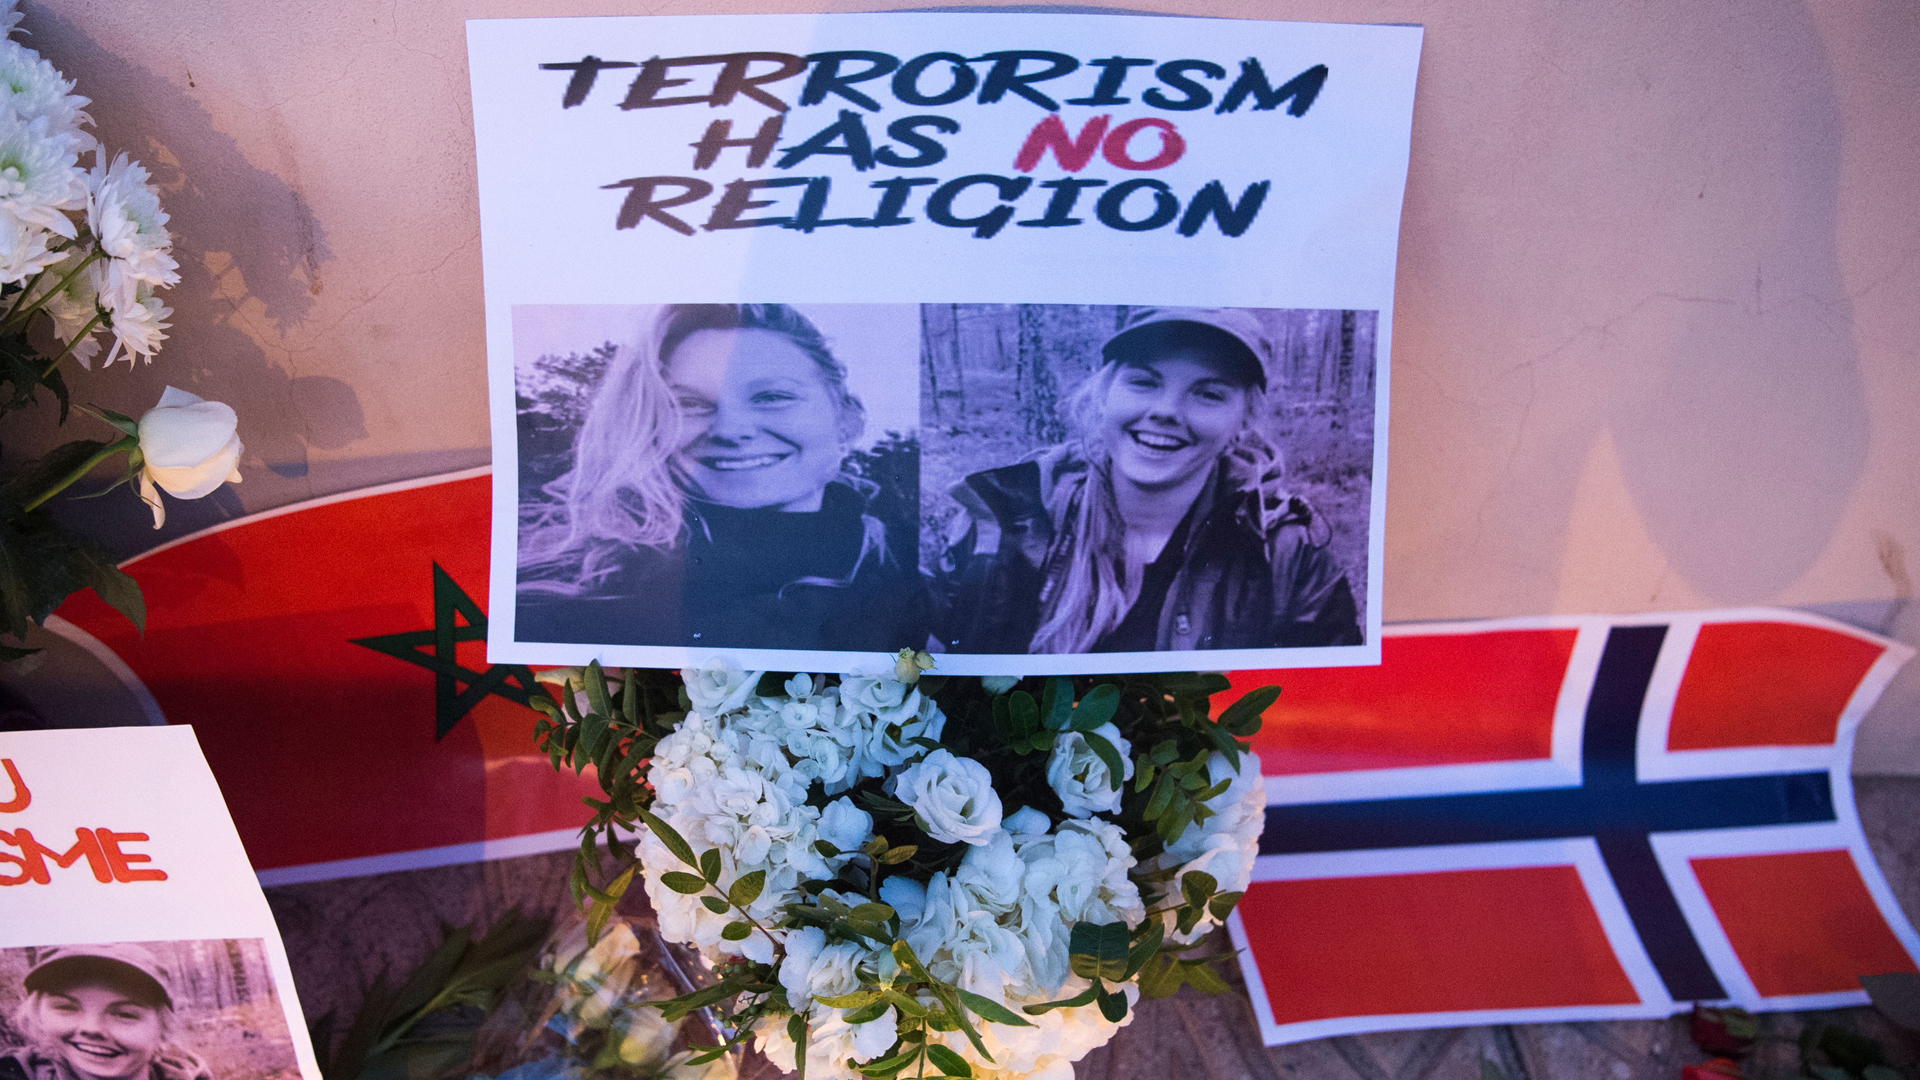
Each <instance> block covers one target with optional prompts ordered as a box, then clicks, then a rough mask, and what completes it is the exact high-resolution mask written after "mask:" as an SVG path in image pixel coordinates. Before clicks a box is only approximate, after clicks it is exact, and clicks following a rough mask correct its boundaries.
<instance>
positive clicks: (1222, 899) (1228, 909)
mask: <svg viewBox="0 0 1920 1080" xmlns="http://www.w3.org/2000/svg"><path fill="white" fill-rule="evenodd" d="M1245 895H1246V893H1244V892H1223V893H1215V894H1214V896H1213V899H1211V900H1209V901H1207V910H1208V911H1209V912H1211V913H1212V914H1213V917H1214V918H1216V919H1218V920H1220V921H1221V922H1226V921H1227V916H1229V915H1231V914H1233V909H1234V905H1236V904H1238V903H1239V902H1240V898H1241V897H1242V896H1245Z"/></svg>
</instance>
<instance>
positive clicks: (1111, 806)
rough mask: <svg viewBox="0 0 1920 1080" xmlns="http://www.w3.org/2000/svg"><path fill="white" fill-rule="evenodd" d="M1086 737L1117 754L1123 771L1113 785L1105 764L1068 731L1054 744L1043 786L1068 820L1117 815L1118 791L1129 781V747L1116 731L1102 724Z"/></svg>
mask: <svg viewBox="0 0 1920 1080" xmlns="http://www.w3.org/2000/svg"><path fill="white" fill-rule="evenodd" d="M1090 734H1093V735H1097V736H1099V737H1100V738H1103V739H1105V740H1106V741H1107V742H1108V743H1110V744H1112V746H1113V748H1114V749H1115V750H1117V751H1119V752H1120V765H1121V767H1122V768H1123V769H1124V770H1125V771H1124V772H1122V773H1121V774H1120V783H1118V784H1116V783H1114V780H1113V773H1112V771H1111V770H1110V769H1108V768H1107V763H1106V762H1105V761H1103V760H1102V759H1101V757H1100V755H1098V754H1096V753H1094V752H1093V745H1092V744H1091V743H1089V742H1087V740H1086V737H1085V736H1084V735H1082V734H1081V733H1080V732H1078V731H1069V732H1067V733H1066V734H1064V735H1061V736H1060V737H1059V738H1058V739H1056V740H1054V743H1053V754H1052V756H1051V757H1049V758H1048V759H1047V783H1048V785H1049V786H1051V787H1052V788H1053V793H1054V794H1055V795H1058V796H1060V804H1061V805H1062V806H1064V807H1066V811H1067V815H1068V816H1069V817H1077V818H1084V817H1092V816H1093V815H1094V814H1112V813H1117V812H1118V811H1119V809H1120V787H1121V785H1122V784H1124V783H1125V782H1126V781H1128V780H1131V779H1133V759H1132V758H1131V757H1130V755H1131V754H1132V753H1133V747H1131V746H1130V745H1128V743H1127V740H1126V739H1124V738H1121V736H1120V729H1119V728H1117V727H1115V726H1113V724H1112V723H1105V724H1101V725H1100V726H1099V727H1097V728H1094V729H1093V731H1092V732H1090Z"/></svg>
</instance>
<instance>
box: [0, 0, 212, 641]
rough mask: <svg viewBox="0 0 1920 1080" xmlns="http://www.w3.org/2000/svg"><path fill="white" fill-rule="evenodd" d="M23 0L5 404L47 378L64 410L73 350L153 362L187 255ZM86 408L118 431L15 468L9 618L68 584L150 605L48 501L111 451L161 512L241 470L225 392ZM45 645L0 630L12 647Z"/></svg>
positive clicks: (6, 537) (15, 74)
mask: <svg viewBox="0 0 1920 1080" xmlns="http://www.w3.org/2000/svg"><path fill="white" fill-rule="evenodd" d="M14 5H15V0H4V2H3V3H0V386H3V387H4V389H0V418H4V417H5V416H6V414H8V413H11V412H16V411H18V410H20V409H22V408H24V407H26V406H29V405H32V404H34V403H35V392H36V391H37V390H38V389H39V388H42V387H44V388H46V389H47V390H49V391H51V392H52V394H53V396H54V398H55V399H56V400H57V401H58V403H59V406H60V422H61V423H63V424H64V423H65V422H66V419H67V413H68V408H69V405H70V400H69V398H70V394H69V391H68V388H67V383H66V379H65V377H64V376H63V375H62V374H61V366H62V364H63V363H65V362H66V361H67V360H69V359H71V360H74V361H76V362H77V363H79V364H80V366H81V367H84V368H89V369H90V368H91V367H92V366H93V361H94V360H95V359H97V358H99V357H100V355H101V350H102V349H103V348H104V349H105V353H106V354H105V358H104V360H103V361H102V366H103V367H110V366H112V365H113V363H114V362H115V361H117V360H118V359H119V358H120V357H123V356H124V357H126V358H127V364H128V366H129V367H131V366H132V365H133V362H134V358H135V357H139V358H141V359H142V360H144V361H147V362H151V361H152V359H153V354H154V353H155V352H156V351H157V350H158V349H159V348H160V343H161V341H163V340H165V338H166V333H165V330H166V328H167V325H168V324H167V321H166V320H167V319H168V317H169V316H171V315H172V313H173V312H172V309H170V308H168V307H167V306H166V305H165V304H163V303H161V302H160V300H159V298H158V297H157V296H156V293H157V291H158V290H161V289H165V288H168V287H170V286H172V285H174V284H176V283H178V282H179V280H180V274H179V264H178V263H177V262H175V261H174V258H173V255H172V249H173V239H172V237H171V236H170V235H169V234H168V232H167V227H166V225H167V215H166V213H165V211H163V210H161V209H160V197H159V193H158V192H156V191H155V190H154V187H153V185H152V184H151V183H150V182H149V179H150V178H149V177H148V175H147V170H146V169H144V168H142V167H141V166H140V165H139V164H138V163H137V162H134V161H131V160H129V159H128V158H127V155H125V154H119V155H115V156H114V157H113V158H111V159H109V158H108V157H107V152H106V150H105V148H103V147H102V146H101V145H100V143H99V141H98V140H97V139H95V138H94V136H93V135H92V133H90V132H89V131H88V130H87V128H88V127H89V126H91V125H92V123H93V118H92V117H91V116H89V115H88V114H87V112H86V107H87V106H88V105H89V104H91V102H89V101H88V99H86V98H84V97H81V96H79V95H77V94H75V93H73V88H74V84H73V82H72V81H71V80H69V79H67V78H66V77H64V76H63V75H61V73H60V72H59V70H58V69H56V68H55V67H54V66H53V65H52V64H50V63H48V62H47V60H46V59H44V58H43V57H41V56H40V54H39V53H36V52H35V51H33V50H32V49H29V48H27V47H26V46H25V45H23V44H21V43H20V42H18V41H15V40H13V34H14V33H16V27H17V26H18V24H19V22H20V14H19V13H18V12H17V11H15V10H14ZM103 338H104V339H105V342H104V343H103ZM82 408H83V409H84V408H86V407H85V406H82ZM87 411H88V412H90V413H92V414H93V415H94V416H95V417H97V418H98V419H100V420H101V421H103V422H105V423H106V424H108V425H110V426H111V427H113V428H115V429H117V431H118V432H119V435H118V437H117V438H113V439H111V440H106V441H100V440H91V439H81V440H75V441H73V442H69V443H66V444H65V445H62V446H59V447H57V448H55V449H54V450H53V451H52V452H50V453H48V454H46V455H45V456H44V457H41V458H40V459H38V460H36V461H32V462H28V463H26V464H25V465H24V466H20V467H15V468H11V469H10V475H8V476H7V477H6V478H5V479H4V482H0V615H3V616H4V617H3V618H0V634H5V635H9V636H11V637H14V638H16V639H19V638H23V637H24V635H25V634H26V632H27V629H28V627H29V626H30V625H31V624H34V623H39V622H42V621H44V620H45V619H46V617H47V616H48V615H49V614H51V613H52V612H53V610H54V608H56V607H58V606H59V605H60V603H61V601H63V600H65V599H66V597H67V595H68V594H70V593H72V592H74V591H75V590H78V589H83V588H89V587H90V588H92V589H94V590H95V591H96V592H97V593H99V595H100V597H101V598H102V599H104V600H106V601H107V602H108V603H110V604H112V605H113V606H114V607H116V608H118V609H119V610H120V611H122V612H123V613H125V614H126V615H127V617H128V618H130V619H132V620H133V621H134V622H135V623H136V624H139V623H141V622H142V621H143V619H144V613H145V608H144V605H143V603H142V601H141V598H140V590H139V588H138V586H136V585H135V584H134V583H133V580H132V579H131V578H128V577H127V576H126V575H125V574H122V573H121V572H120V571H119V570H118V569H116V568H115V567H114V565H113V561H112V560H111V559H110V558H108V557H107V556H106V555H105V554H104V553H103V552H101V551H100V550H99V549H98V548H96V547H94V546H93V545H91V544H89V543H87V542H86V541H84V540H81V539H80V538H78V537H74V536H72V535H69V534H68V533H67V532H66V531H64V530H63V529H61V528H60V527H59V525H58V524H57V523H55V522H54V521H53V519H52V517H51V516H50V515H49V514H48V513H47V512H46V511H45V510H44V509H43V506H44V504H45V503H46V502H47V500H48V499H50V498H52V497H53V496H55V495H57V494H59V493H60V492H62V491H64V490H66V489H67V488H68V487H69V486H71V485H72V484H74V483H75V482H76V481H78V480H80V479H81V478H83V477H85V476H86V475H87V474H89V473H91V472H92V471H93V470H94V469H96V468H97V467H99V466H101V465H103V464H106V463H107V462H108V461H110V460H112V459H114V458H119V457H124V459H125V461H124V464H125V471H124V475H123V476H122V477H121V478H120V479H118V480H117V481H115V482H114V484H113V485H111V486H112V487H118V486H119V485H120V484H122V483H137V484H138V488H137V490H138V492H139V495H140V498H141V499H142V500H143V501H145V502H146V503H147V504H148V505H149V506H150V507H151V508H152V510H153V518H154V527H155V528H159V527H160V525H161V523H162V521H163V519H164V516H165V508H164V505H163V504H162V502H161V499H160V491H161V490H165V491H167V492H169V493H171V494H172V495H174V496H175V497H176V498H183V499H195V498H199V497H201V496H203V495H206V494H208V493H209V492H211V491H212V490H213V489H215V488H217V487H219V486H220V484H221V483H223V482H225V481H228V480H232V481H236V482H237V481H238V480H239V479H240V474H239V473H238V472H237V471H235V464H236V463H237V461H238V459H239V456H240V451H241V446H240V440H239V437H238V436H237V435H236V434H235V427H236V418H235V416H234V413H233V410H232V409H230V408H228V407H227V406H226V405H223V404H221V403H219V402H216V401H203V400H201V399H200V398H198V397H196V396H194V395H192V394H188V393H186V392H184V391H181V390H176V389H173V388H171V387H169V388H168V389H167V391H166V394H165V395H164V396H163V397H162V398H161V400H160V402H159V405H158V406H156V407H155V408H154V409H152V410H150V411H149V412H147V413H146V414H145V415H144V416H142V417H141V418H140V419H138V420H135V419H133V418H131V417H127V416H123V415H121V414H119V413H115V412H111V411H109V410H105V409H87ZM109 490H111V487H110V488H109ZM33 651H34V650H31V649H24V648H17V647H14V646H10V645H5V644H0V659H8V660H11V659H17V658H19V657H21V656H24V655H26V654H28V653H30V652H33Z"/></svg>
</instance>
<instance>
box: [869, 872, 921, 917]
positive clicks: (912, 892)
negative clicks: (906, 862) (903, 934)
mask: <svg viewBox="0 0 1920 1080" xmlns="http://www.w3.org/2000/svg"><path fill="white" fill-rule="evenodd" d="M880 901H881V903H884V904H886V905H887V906H888V907H890V908H892V909H893V910H894V911H895V912H897V913H898V914H899V916H900V923H901V925H903V926H904V925H907V924H910V923H916V922H919V921H920V916H921V914H922V913H923V912H925V911H926V910H927V887H926V886H925V885H922V884H921V883H920V882H918V881H915V880H913V879H912V878H910V877H907V876H905V875H904V874H895V875H894V876H892V877H890V878H888V879H886V880H885V881H882V882H881V883H880Z"/></svg>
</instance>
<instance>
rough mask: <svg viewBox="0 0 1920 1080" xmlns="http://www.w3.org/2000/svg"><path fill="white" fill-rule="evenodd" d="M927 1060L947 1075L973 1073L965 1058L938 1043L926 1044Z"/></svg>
mask: <svg viewBox="0 0 1920 1080" xmlns="http://www.w3.org/2000/svg"><path fill="white" fill-rule="evenodd" d="M1021 1023H1026V1021H1024V1020H1023V1021H1021ZM927 1060H929V1061H931V1062H933V1063H934V1065H936V1066H938V1067H939V1069H940V1071H941V1072H942V1073H944V1074H946V1075H947V1076H962V1077H970V1076H972V1075H973V1066H971V1065H969V1064H967V1059H966V1058H963V1057H961V1056H960V1055H959V1054H956V1053H954V1052H953V1051H951V1050H949V1049H947V1048H946V1047H944V1046H941V1045H940V1044H939V1043H928V1044H927Z"/></svg>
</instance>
